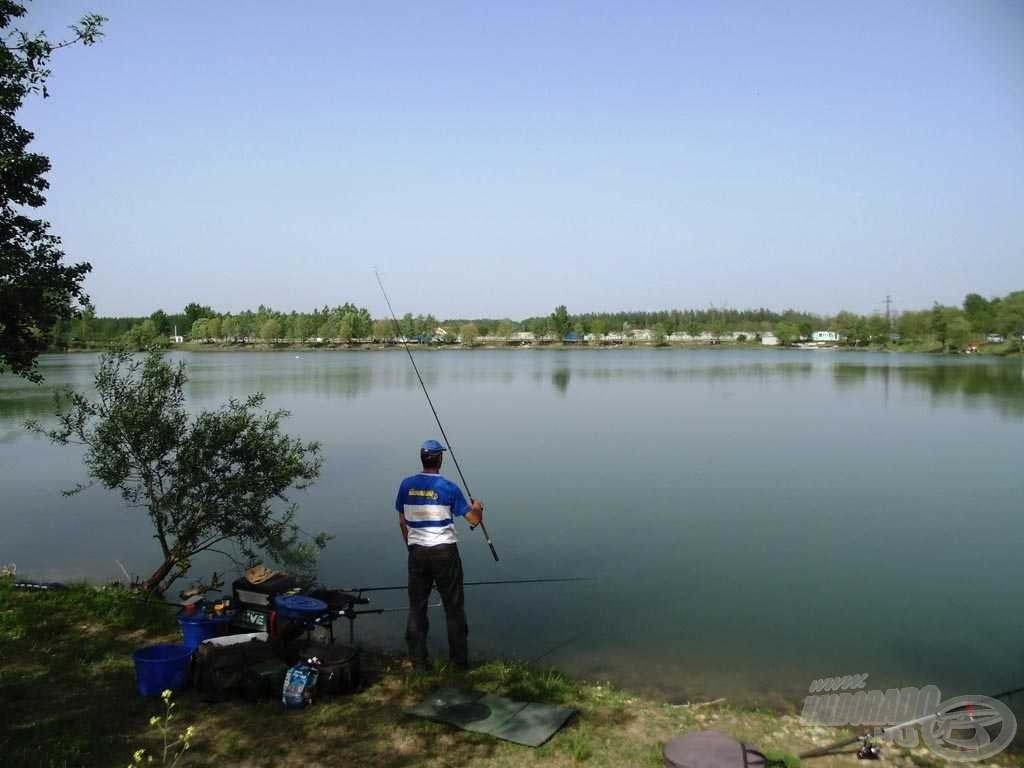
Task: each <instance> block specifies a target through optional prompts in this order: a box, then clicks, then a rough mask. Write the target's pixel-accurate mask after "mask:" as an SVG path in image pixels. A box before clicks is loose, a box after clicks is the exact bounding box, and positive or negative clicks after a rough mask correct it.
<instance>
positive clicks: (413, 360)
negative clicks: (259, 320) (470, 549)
mask: <svg viewBox="0 0 1024 768" xmlns="http://www.w3.org/2000/svg"><path fill="white" fill-rule="evenodd" d="M373 274H374V275H376V276H377V285H379V286H380V292H381V293H382V294H383V295H384V301H385V302H386V303H387V305H388V312H390V313H391V319H392V320H394V322H395V332H396V333H397V334H398V338H400V339H401V340H402V345H403V346H404V347H405V351H406V352H407V353H408V355H409V362H411V363H412V369H413V370H414V371H415V372H416V378H417V379H419V382H420V386H421V387H422V388H423V394H424V395H425V396H426V398H427V404H428V405H429V406H430V410H431V412H432V413H433V414H434V421H436V422H437V428H438V429H440V430H441V437H443V438H444V444H445V445H447V446H448V453H449V454H450V455H451V457H452V462H453V463H454V464H455V469H456V470H458V473H459V478H460V479H461V480H462V487H463V488H465V489H466V495H468V496H469V498H471V499H472V498H473V493H472V492H471V491H470V490H469V483H467V482H466V476H465V475H464V474H462V467H460V466H459V460H458V459H457V458H455V450H454V449H453V448H452V441H451V440H449V439H448V435H447V434H446V433H445V431H444V427H443V426H442V425H441V418H440V417H439V416H438V415H437V409H436V408H435V407H434V401H433V400H431V399H430V393H429V392H428V391H427V385H426V384H425V383H424V382H423V377H422V376H420V369H419V367H417V365H416V358H414V357H413V356H412V350H411V349H410V348H409V342H408V341H407V340H406V338H405V334H404V333H402V327H401V326H400V325H399V324H398V317H397V316H396V315H395V310H394V309H392V307H391V300H390V299H388V293H387V291H385V290H384V282H383V281H382V280H381V279H380V272H378V271H377V270H376V269H374V270H373ZM480 530H481V531H482V532H483V534H484V538H485V539H486V540H487V546H488V547H490V548H491V554H492V555H494V562H498V552H497V550H495V548H494V542H492V541H491V536H490V534H488V533H487V526H485V525H484V521H483V518H482V517H481V519H480Z"/></svg>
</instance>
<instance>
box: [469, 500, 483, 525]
mask: <svg viewBox="0 0 1024 768" xmlns="http://www.w3.org/2000/svg"><path fill="white" fill-rule="evenodd" d="M483 519H484V505H483V504H481V503H480V502H479V501H477V500H476V499H470V500H469V511H468V512H466V522H467V523H469V526H470V527H471V528H476V527H477V526H478V525H480V521H481V520H483Z"/></svg>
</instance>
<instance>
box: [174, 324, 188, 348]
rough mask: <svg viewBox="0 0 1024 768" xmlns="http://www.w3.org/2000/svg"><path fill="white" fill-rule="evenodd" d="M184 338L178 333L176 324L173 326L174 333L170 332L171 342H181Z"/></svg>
mask: <svg viewBox="0 0 1024 768" xmlns="http://www.w3.org/2000/svg"><path fill="white" fill-rule="evenodd" d="M184 342H185V339H184V338H183V337H181V336H179V335H178V326H174V333H173V334H171V344H183V343H184Z"/></svg>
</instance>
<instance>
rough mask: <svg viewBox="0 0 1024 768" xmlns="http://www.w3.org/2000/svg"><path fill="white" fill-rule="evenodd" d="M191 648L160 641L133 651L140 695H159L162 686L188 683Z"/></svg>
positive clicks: (175, 689)
mask: <svg viewBox="0 0 1024 768" xmlns="http://www.w3.org/2000/svg"><path fill="white" fill-rule="evenodd" d="M191 658H192V648H190V647H189V646H187V645H179V644H167V643H165V644H161V645H149V646H146V647H145V648H140V649H139V650H137V651H135V653H133V654H132V660H133V661H134V662H135V680H136V682H137V683H138V685H139V693H141V694H142V695H143V696H159V695H160V694H161V693H163V692H164V691H165V690H168V689H170V690H172V691H180V690H181V689H182V688H184V687H185V685H186V684H187V683H188V667H189V661H190V660H191Z"/></svg>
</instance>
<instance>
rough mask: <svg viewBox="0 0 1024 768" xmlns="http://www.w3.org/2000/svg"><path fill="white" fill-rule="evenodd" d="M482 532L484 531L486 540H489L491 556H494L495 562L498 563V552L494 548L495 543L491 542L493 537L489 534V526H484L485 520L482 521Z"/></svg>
mask: <svg viewBox="0 0 1024 768" xmlns="http://www.w3.org/2000/svg"><path fill="white" fill-rule="evenodd" d="M480 530H481V531H483V534H484V538H485V539H486V540H487V546H488V547H490V548H491V554H492V555H493V556H494V562H496V563H497V562H498V561H499V560H500V558H499V557H498V551H497V550H496V549H495V548H494V542H493V541H491V535H490V534H489V533H488V532H487V526H486V525H484V521H483V520H481V521H480Z"/></svg>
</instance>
